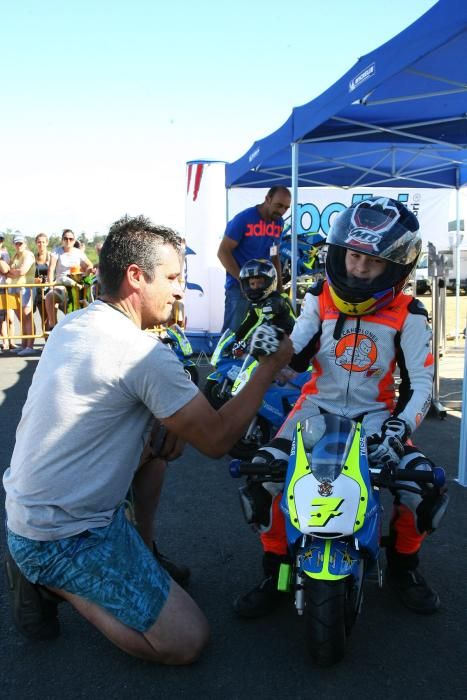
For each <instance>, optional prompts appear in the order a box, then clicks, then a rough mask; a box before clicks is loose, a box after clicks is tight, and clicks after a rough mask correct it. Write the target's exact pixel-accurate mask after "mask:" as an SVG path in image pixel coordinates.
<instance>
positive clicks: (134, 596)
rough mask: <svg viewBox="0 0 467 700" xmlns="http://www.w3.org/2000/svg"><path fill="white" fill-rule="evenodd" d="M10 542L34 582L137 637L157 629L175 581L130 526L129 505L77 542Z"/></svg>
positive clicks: (19, 539) (74, 539) (12, 536)
mask: <svg viewBox="0 0 467 700" xmlns="http://www.w3.org/2000/svg"><path fill="white" fill-rule="evenodd" d="M7 537H8V547H9V549H10V552H11V555H12V557H13V558H14V560H15V561H16V563H17V564H18V566H19V568H20V569H21V571H22V573H23V575H24V576H25V577H26V578H27V579H28V580H29V581H31V582H32V583H39V584H41V585H43V586H49V587H51V588H60V589H63V590H64V591H68V592H69V593H74V594H75V595H78V596H80V597H81V598H85V599H86V600H89V601H91V602H93V603H96V604H97V605H99V606H100V607H101V608H104V610H106V611H107V612H109V613H110V614H111V615H113V616H114V617H116V618H117V619H118V620H120V622H122V623H123V624H124V625H127V626H128V627H131V628H133V629H135V630H138V632H146V631H147V630H148V629H149V628H150V627H152V625H153V624H154V623H155V622H156V620H157V618H158V616H159V613H160V611H161V610H162V607H163V606H164V603H165V601H166V600H167V596H168V594H169V590H170V581H171V579H170V576H169V575H168V574H167V572H166V571H165V570H164V569H163V568H162V567H161V565H160V564H159V563H158V562H157V560H156V559H155V558H154V556H153V554H152V553H151V552H150V551H149V549H148V548H147V547H146V545H145V544H144V542H143V540H142V539H141V537H140V536H139V534H138V532H137V531H136V529H135V528H134V526H133V525H132V524H131V523H130V522H128V520H127V518H126V517H125V509H124V506H121V507H120V508H119V509H118V510H117V511H116V513H115V515H114V517H113V519H112V521H111V523H110V524H109V525H107V526H106V527H99V528H94V529H92V530H86V531H85V532H82V533H81V534H79V535H74V536H73V537H66V538H64V539H61V540H52V541H48V542H38V541H36V540H30V539H28V538H26V537H21V536H20V535H16V534H15V533H13V532H11V530H7Z"/></svg>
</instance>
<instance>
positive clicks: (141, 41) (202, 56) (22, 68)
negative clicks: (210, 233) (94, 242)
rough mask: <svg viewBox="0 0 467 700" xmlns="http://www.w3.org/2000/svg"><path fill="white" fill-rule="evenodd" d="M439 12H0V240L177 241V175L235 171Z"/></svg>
mask: <svg viewBox="0 0 467 700" xmlns="http://www.w3.org/2000/svg"><path fill="white" fill-rule="evenodd" d="M434 4H435V2H434V1H433V0H410V1H408V0H391V2H390V4H389V5H387V4H385V3H377V2H370V1H369V0H353V2H348V0H326V1H324V0H294V2H291V3H285V2H283V0H281V1H279V0H230V1H229V2H227V1H224V0H217V1H216V0H198V1H197V2H190V1H189V0H152V1H149V0H132V1H131V2H130V1H125V0H93V1H92V2H91V1H90V0H80V1H76V0H65V1H63V0H15V1H14V2H7V0H1V1H0V39H1V44H0V46H1V60H0V95H1V104H2V106H1V113H0V125H1V128H0V155H1V160H0V230H5V229H6V228H12V229H19V230H21V231H22V232H23V233H25V234H27V235H35V234H36V233H37V232H39V231H45V232H46V233H49V234H52V233H57V232H59V231H61V229H62V228H65V227H67V228H68V227H69V228H73V229H74V230H75V231H76V232H77V233H81V232H82V231H85V232H86V233H87V234H88V235H90V236H92V235H93V234H94V233H95V232H99V233H105V232H106V229H107V228H108V226H109V225H110V224H111V223H112V222H113V221H114V220H116V219H118V218H119V217H120V216H121V215H123V214H124V213H129V214H139V213H143V214H145V215H147V216H150V217H151V218H152V219H153V220H154V221H156V222H158V223H163V224H166V225H169V226H172V227H174V228H176V229H178V230H179V231H180V232H183V230H184V220H185V210H184V203H185V162H186V161H187V160H194V159H197V158H202V159H219V160H235V159H236V158H238V157H240V156H241V155H242V154H243V153H244V152H245V151H246V150H247V148H248V147H249V146H250V145H251V143H252V142H253V141H254V140H256V139H258V138H261V137H263V136H266V135H267V134H268V133H270V132H271V131H273V130H274V129H276V128H277V127H278V126H280V125H281V124H282V122H283V121H284V120H285V119H286V118H287V117H288V115H289V113H290V111H291V109H292V107H294V106H296V105H299V104H303V103H305V102H308V101H309V100H311V99H312V98H313V97H316V96H317V95H318V94H320V93H321V92H322V91H323V90H325V89H326V88H327V87H329V85H331V84H332V83H333V82H334V81H335V80H337V79H338V78H339V77H340V75H341V74H342V73H344V72H345V71H346V70H347V69H349V68H350V67H351V66H352V65H353V64H354V63H355V61H356V60H357V59H358V57H359V56H361V55H364V54H366V53H368V52H369V51H372V50H373V49H375V48H376V47H377V46H379V45H380V44H381V43H383V42H384V41H387V40H388V39H390V38H391V37H392V36H394V35H395V34H397V33H398V32H400V31H401V30H402V29H404V28H405V27H406V26H407V25H409V24H411V23H412V22H413V21H415V20H416V19H417V18H418V17H419V16H420V15H422V14H423V13H424V12H426V11H427V10H428V9H429V8H430V7H432V6H433V5H434Z"/></svg>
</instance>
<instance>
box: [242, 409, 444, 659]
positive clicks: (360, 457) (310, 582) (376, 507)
mask: <svg viewBox="0 0 467 700" xmlns="http://www.w3.org/2000/svg"><path fill="white" fill-rule="evenodd" d="M230 471H231V474H232V476H235V477H238V476H242V475H245V476H248V477H249V479H250V480H251V481H253V482H256V483H265V482H271V481H275V482H283V481H284V478H285V483H284V489H283V494H282V501H281V509H282V511H283V513H284V515H285V521H286V535H287V543H288V547H289V553H290V558H291V562H292V563H291V564H282V566H281V570H280V574H279V582H278V589H279V590H281V591H284V592H285V591H290V592H292V593H293V595H294V600H295V607H296V610H297V612H298V614H299V615H303V614H305V620H306V630H307V632H306V633H307V641H308V645H309V650H310V653H311V655H312V657H313V659H314V660H315V662H316V663H317V664H319V665H322V666H325V665H330V664H332V663H336V662H337V661H339V660H340V659H342V657H343V656H344V652H345V645H346V638H347V636H348V635H349V634H350V631H351V629H352V626H353V624H354V622H355V618H356V616H357V614H358V613H359V612H360V609H361V606H362V599H363V582H364V579H365V577H366V575H367V574H368V573H369V572H371V571H372V570H373V571H375V570H376V571H377V574H378V581H379V584H380V586H381V585H382V572H381V568H380V563H379V554H380V540H381V514H382V507H381V505H380V498H379V490H380V488H382V487H385V488H388V489H389V490H390V491H391V492H393V493H394V492H397V491H400V490H407V491H412V492H414V493H418V494H423V493H425V491H426V490H428V489H429V490H431V489H437V490H438V492H439V493H440V494H441V493H443V492H444V490H445V489H444V484H445V474H444V470H443V469H441V468H440V467H436V468H434V469H433V471H430V472H428V471H417V470H411V471H410V472H409V470H392V471H391V470H390V469H389V468H388V467H387V466H386V467H382V468H373V467H371V468H370V467H369V465H368V459H367V445H366V436H365V434H364V431H363V429H362V425H361V423H355V422H354V421H351V420H349V419H348V418H344V417H341V416H335V415H331V414H323V415H318V416H314V417H312V418H308V419H306V420H304V421H303V422H302V423H298V424H297V427H296V429H295V433H294V438H293V442H292V448H291V454H290V458H289V460H288V462H286V461H285V460H275V461H273V462H271V463H270V464H265V463H264V462H263V463H254V462H253V463H247V462H243V463H242V462H239V461H233V462H232V463H231V466H230ZM407 482H411V483H407ZM242 506H243V509H244V513H245V516H246V518H247V520H248V522H250V523H254V522H255V514H254V512H252V510H254V505H252V509H249V508H248V507H246V506H245V501H244V499H242ZM437 525H438V523H436V524H435V525H434V527H433V529H434V528H435V527H436V526H437Z"/></svg>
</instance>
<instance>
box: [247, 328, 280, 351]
mask: <svg viewBox="0 0 467 700" xmlns="http://www.w3.org/2000/svg"><path fill="white" fill-rule="evenodd" d="M283 337H284V331H283V330H282V329H281V328H278V327H277V326H268V325H266V324H263V325H262V326H259V327H258V328H257V329H256V330H255V331H254V333H253V335H252V336H251V341H250V353H251V354H252V355H253V357H261V356H263V355H272V353H273V352H276V351H277V350H278V348H279V345H280V342H281V340H282V338H283Z"/></svg>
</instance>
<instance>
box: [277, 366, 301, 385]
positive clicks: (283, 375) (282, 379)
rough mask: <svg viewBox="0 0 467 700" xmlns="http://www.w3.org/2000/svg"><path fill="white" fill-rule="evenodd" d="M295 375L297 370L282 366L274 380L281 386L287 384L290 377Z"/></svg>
mask: <svg viewBox="0 0 467 700" xmlns="http://www.w3.org/2000/svg"><path fill="white" fill-rule="evenodd" d="M297 375H298V372H296V371H295V370H294V369H292V367H284V368H283V369H281V370H280V372H278V373H277V374H276V377H275V380H274V381H275V382H277V384H279V385H280V386H283V385H284V384H287V382H290V381H292V379H295V377H296V376H297Z"/></svg>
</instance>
